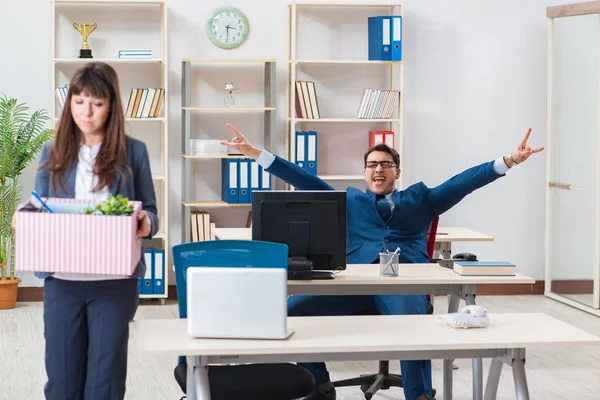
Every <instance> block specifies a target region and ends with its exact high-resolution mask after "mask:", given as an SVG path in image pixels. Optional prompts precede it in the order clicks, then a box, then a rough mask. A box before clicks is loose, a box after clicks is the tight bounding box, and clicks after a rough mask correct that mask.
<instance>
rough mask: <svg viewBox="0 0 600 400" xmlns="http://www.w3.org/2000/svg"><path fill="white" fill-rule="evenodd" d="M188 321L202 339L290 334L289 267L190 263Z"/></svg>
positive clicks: (284, 335)
mask: <svg viewBox="0 0 600 400" xmlns="http://www.w3.org/2000/svg"><path fill="white" fill-rule="evenodd" d="M187 323H188V334H189V335H190V336H192V337H197V338H236V339H286V338H288V337H289V336H290V335H291V334H292V332H293V330H292V329H288V327H287V270H286V269H285V268H228V267H189V268H188V269H187Z"/></svg>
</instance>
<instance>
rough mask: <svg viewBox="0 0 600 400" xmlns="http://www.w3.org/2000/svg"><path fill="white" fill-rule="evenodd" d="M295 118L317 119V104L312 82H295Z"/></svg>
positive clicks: (318, 116)
mask: <svg viewBox="0 0 600 400" xmlns="http://www.w3.org/2000/svg"><path fill="white" fill-rule="evenodd" d="M296 117H297V118H306V119H319V118H321V114H320V113H319V103H318V101H317V89H316V87H315V83H314V82H310V81H296Z"/></svg>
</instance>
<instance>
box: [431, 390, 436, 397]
mask: <svg viewBox="0 0 600 400" xmlns="http://www.w3.org/2000/svg"><path fill="white" fill-rule="evenodd" d="M436 393H437V391H436V390H435V389H431V397H433V398H434V399H435V394H436Z"/></svg>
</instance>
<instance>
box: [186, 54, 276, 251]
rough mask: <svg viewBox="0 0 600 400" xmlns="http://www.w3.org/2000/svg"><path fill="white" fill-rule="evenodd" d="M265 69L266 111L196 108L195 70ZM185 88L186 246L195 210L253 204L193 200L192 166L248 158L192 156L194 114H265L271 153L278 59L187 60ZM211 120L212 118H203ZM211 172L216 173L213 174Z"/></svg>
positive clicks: (238, 107) (241, 108)
mask: <svg viewBox="0 0 600 400" xmlns="http://www.w3.org/2000/svg"><path fill="white" fill-rule="evenodd" d="M256 64H263V65H264V95H263V96H264V100H263V104H264V106H262V107H245V106H237V105H235V106H232V107H223V106H197V105H194V104H192V86H193V83H194V79H193V77H192V70H193V69H194V68H198V69H199V70H202V69H204V68H211V65H212V67H213V68H214V67H215V66H216V67H220V66H224V65H228V66H236V67H240V66H243V65H256ZM181 75H182V84H181V105H182V107H181V112H182V127H181V129H182V158H183V169H182V196H183V199H182V201H181V206H182V223H181V224H182V238H181V240H182V242H183V243H186V242H189V241H190V240H191V222H190V218H191V212H192V210H191V209H192V208H197V209H199V211H203V210H204V209H211V210H213V211H214V210H215V209H223V208H230V207H250V206H251V204H245V203H241V204H230V203H226V202H224V201H221V200H214V199H212V200H208V199H194V200H193V199H192V185H191V182H190V179H191V170H192V162H194V161H206V160H221V159H230V158H236V159H238V158H247V157H244V156H241V155H210V156H202V155H192V154H191V152H190V147H191V146H190V139H192V138H193V137H192V129H193V127H192V114H194V113H202V112H217V113H248V112H250V113H256V112H261V113H263V114H264V119H263V121H264V134H263V141H264V148H265V149H266V150H267V151H269V150H270V148H271V136H272V133H273V129H274V126H275V112H276V108H275V104H276V103H275V89H276V81H275V60H274V59H238V60H236V59H231V60H227V59H213V60H202V59H184V60H182V74H181ZM202 118H208V117H202ZM211 172H214V170H212V171H211Z"/></svg>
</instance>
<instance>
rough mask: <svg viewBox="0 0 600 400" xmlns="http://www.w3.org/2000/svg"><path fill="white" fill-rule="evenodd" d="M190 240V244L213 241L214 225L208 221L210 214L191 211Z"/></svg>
mask: <svg viewBox="0 0 600 400" xmlns="http://www.w3.org/2000/svg"><path fill="white" fill-rule="evenodd" d="M190 218H191V221H190V222H191V226H190V231H191V234H192V235H191V236H192V237H191V238H190V239H191V240H192V242H204V241H206V240H213V236H212V233H213V232H214V228H215V223H214V222H211V221H210V214H209V213H207V212H205V211H192V212H191V215H190Z"/></svg>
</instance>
